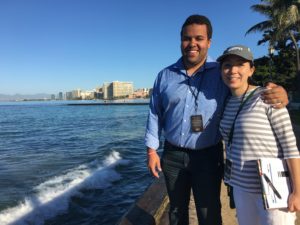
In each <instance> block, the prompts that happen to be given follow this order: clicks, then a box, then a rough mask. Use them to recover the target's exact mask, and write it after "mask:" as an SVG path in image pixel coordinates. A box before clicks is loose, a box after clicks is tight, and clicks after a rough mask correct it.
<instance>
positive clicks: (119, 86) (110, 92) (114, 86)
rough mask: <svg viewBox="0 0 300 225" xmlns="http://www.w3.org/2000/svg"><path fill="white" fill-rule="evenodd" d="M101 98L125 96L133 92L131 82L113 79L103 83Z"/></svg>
mask: <svg viewBox="0 0 300 225" xmlns="http://www.w3.org/2000/svg"><path fill="white" fill-rule="evenodd" d="M102 90H103V99H117V98H125V97H128V96H129V95H132V94H133V82H122V81H113V82H112V83H104V84H103V88H102Z"/></svg>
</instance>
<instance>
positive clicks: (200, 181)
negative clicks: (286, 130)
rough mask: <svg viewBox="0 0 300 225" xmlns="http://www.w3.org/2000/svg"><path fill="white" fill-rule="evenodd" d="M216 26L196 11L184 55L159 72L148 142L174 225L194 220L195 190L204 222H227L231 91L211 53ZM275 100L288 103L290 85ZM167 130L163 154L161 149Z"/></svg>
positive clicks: (184, 36) (272, 94) (275, 92)
mask: <svg viewBox="0 0 300 225" xmlns="http://www.w3.org/2000/svg"><path fill="white" fill-rule="evenodd" d="M211 38H212V26H211V23H210V21H209V19H208V18H206V17H205V16H201V15H192V16H190V17H188V18H187V20H186V21H185V23H184V24H183V26H182V29H181V52H182V57H181V58H180V59H179V60H178V61H177V62H176V63H175V64H173V65H171V66H169V67H167V68H165V69H163V70H162V71H161V72H160V73H159V74H158V76H157V78H156V80H155V83H154V87H153V94H152V97H151V102H150V111H149V116H148V122H147V128H146V135H145V144H146V146H147V155H148V168H149V170H150V172H151V173H152V175H153V176H155V177H158V176H159V174H158V172H159V171H161V168H162V170H163V173H164V176H165V180H166V186H167V191H168V195H169V199H170V211H169V219H170V224H171V225H188V224H189V216H188V206H189V200H190V194H191V190H193V195H194V199H195V204H196V211H197V217H198V221H199V224H201V225H221V224H222V219H221V203H220V189H221V180H222V174H223V146H222V142H221V135H220V133H219V122H220V117H221V115H222V112H223V107H224V102H225V99H226V97H227V96H228V94H229V90H228V89H227V87H226V86H225V85H224V83H223V81H222V79H221V74H220V68H219V64H218V63H217V62H215V61H213V60H212V59H211V58H210V57H209V56H208V55H207V53H208V49H209V48H210V45H211ZM273 86H274V87H273V88H272V91H269V93H267V94H266V96H265V100H266V101H267V102H269V103H280V104H277V105H276V107H281V106H285V105H286V104H287V102H288V99H287V95H286V92H285V90H284V89H283V88H282V87H280V86H276V85H274V84H273ZM161 133H163V136H164V138H165V143H164V151H163V154H162V158H161V161H160V158H159V156H158V154H157V153H156V150H157V149H158V147H159V140H160V136H161Z"/></svg>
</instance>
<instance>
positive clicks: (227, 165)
mask: <svg viewBox="0 0 300 225" xmlns="http://www.w3.org/2000/svg"><path fill="white" fill-rule="evenodd" d="M231 167H232V162H231V161H230V160H229V159H226V161H225V170H224V180H225V181H229V180H230V178H231Z"/></svg>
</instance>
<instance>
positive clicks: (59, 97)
mask: <svg viewBox="0 0 300 225" xmlns="http://www.w3.org/2000/svg"><path fill="white" fill-rule="evenodd" d="M63 99H64V96H63V93H62V92H59V93H58V100H63Z"/></svg>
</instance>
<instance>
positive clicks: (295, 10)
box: [246, 0, 300, 92]
mask: <svg viewBox="0 0 300 225" xmlns="http://www.w3.org/2000/svg"><path fill="white" fill-rule="evenodd" d="M261 1H262V2H263V4H257V5H253V6H251V9H252V10H253V11H255V12H258V13H260V14H262V15H265V16H266V17H267V20H266V21H263V22H260V23H258V24H256V25H254V26H253V27H251V28H250V29H249V30H248V31H247V32H246V35H247V34H249V33H252V32H256V31H260V32H264V35H263V36H264V38H263V40H260V41H259V42H258V45H259V44H261V43H264V42H269V46H274V47H276V45H277V44H278V43H279V42H281V43H282V41H285V42H287V41H291V42H292V43H293V45H294V49H295V51H296V59H297V64H296V65H297V79H298V91H299V92H300V58H299V48H298V43H297V41H298V40H299V31H300V16H299V12H300V0H261Z"/></svg>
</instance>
